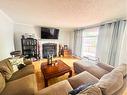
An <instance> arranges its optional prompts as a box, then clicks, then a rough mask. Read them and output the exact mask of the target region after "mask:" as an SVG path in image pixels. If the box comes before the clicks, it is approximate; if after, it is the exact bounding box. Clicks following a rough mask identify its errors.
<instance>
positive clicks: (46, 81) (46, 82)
mask: <svg viewBox="0 0 127 95" xmlns="http://www.w3.org/2000/svg"><path fill="white" fill-rule="evenodd" d="M47 86H48V80H47V79H45V87H47Z"/></svg>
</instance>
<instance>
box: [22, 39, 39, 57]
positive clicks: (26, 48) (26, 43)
mask: <svg viewBox="0 0 127 95" xmlns="http://www.w3.org/2000/svg"><path fill="white" fill-rule="evenodd" d="M21 44H22V55H24V56H25V58H33V57H34V58H36V59H37V58H38V53H37V40H36V39H33V38H22V39H21Z"/></svg>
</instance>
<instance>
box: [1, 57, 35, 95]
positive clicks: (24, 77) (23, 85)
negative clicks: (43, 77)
mask: <svg viewBox="0 0 127 95" xmlns="http://www.w3.org/2000/svg"><path fill="white" fill-rule="evenodd" d="M24 63H25V64H26V67H24V68H22V69H21V70H18V71H16V72H13V68H12V65H11V63H10V62H9V60H8V59H4V60H2V61H0V95H34V94H36V93H37V84H36V77H35V74H34V66H33V65H32V62H31V61H28V60H25V61H24Z"/></svg>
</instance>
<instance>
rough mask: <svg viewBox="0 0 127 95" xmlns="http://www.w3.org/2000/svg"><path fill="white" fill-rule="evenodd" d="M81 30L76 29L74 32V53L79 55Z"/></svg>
mask: <svg viewBox="0 0 127 95" xmlns="http://www.w3.org/2000/svg"><path fill="white" fill-rule="evenodd" d="M82 34H83V31H82V30H78V31H75V32H74V55H75V56H78V57H81V50H82Z"/></svg>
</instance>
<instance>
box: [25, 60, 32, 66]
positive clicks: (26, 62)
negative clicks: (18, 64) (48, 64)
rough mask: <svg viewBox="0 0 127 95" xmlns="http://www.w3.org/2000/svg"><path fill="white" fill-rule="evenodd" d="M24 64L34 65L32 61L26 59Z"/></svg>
mask: <svg viewBox="0 0 127 95" xmlns="http://www.w3.org/2000/svg"><path fill="white" fill-rule="evenodd" d="M24 64H26V65H31V64H32V61H31V60H28V59H25V60H24Z"/></svg>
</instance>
